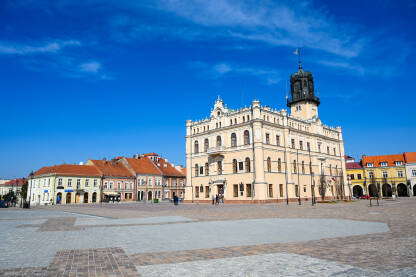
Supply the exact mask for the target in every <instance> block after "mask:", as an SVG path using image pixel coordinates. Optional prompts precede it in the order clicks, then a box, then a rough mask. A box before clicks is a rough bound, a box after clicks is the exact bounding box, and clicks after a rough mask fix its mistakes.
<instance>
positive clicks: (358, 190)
mask: <svg viewBox="0 0 416 277" xmlns="http://www.w3.org/2000/svg"><path fill="white" fill-rule="evenodd" d="M352 195H353V196H354V197H358V198H360V197H361V196H363V188H362V187H361V186H358V185H356V186H354V187H353V188H352Z"/></svg>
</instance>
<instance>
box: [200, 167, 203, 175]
mask: <svg viewBox="0 0 416 277" xmlns="http://www.w3.org/2000/svg"><path fill="white" fill-rule="evenodd" d="M199 174H200V175H204V167H203V166H201V167H199Z"/></svg>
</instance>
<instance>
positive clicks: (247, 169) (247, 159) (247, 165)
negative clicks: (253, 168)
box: [246, 157, 250, 172]
mask: <svg viewBox="0 0 416 277" xmlns="http://www.w3.org/2000/svg"><path fill="white" fill-rule="evenodd" d="M246 172H250V158H248V157H247V158H246Z"/></svg>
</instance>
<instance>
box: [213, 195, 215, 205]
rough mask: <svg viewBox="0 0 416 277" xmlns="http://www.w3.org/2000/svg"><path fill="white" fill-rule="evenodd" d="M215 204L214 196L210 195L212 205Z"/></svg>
mask: <svg viewBox="0 0 416 277" xmlns="http://www.w3.org/2000/svg"><path fill="white" fill-rule="evenodd" d="M214 204H215V195H214V194H213V195H212V205H214Z"/></svg>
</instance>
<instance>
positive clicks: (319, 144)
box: [318, 142, 321, 153]
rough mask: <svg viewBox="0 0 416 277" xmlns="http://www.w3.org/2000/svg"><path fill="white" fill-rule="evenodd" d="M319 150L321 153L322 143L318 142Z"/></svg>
mask: <svg viewBox="0 0 416 277" xmlns="http://www.w3.org/2000/svg"><path fill="white" fill-rule="evenodd" d="M318 152H319V153H321V143H320V142H318Z"/></svg>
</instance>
